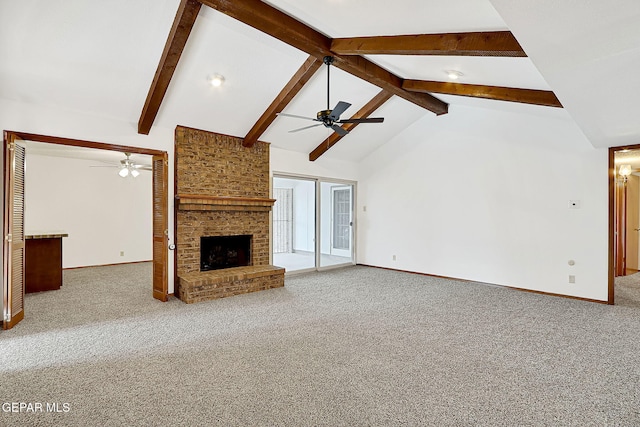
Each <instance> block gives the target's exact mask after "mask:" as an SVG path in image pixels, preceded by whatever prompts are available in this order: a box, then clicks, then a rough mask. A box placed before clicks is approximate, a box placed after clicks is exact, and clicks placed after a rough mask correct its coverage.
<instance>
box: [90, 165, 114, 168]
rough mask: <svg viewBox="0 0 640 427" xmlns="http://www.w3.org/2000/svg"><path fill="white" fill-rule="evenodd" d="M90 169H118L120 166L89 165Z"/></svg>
mask: <svg viewBox="0 0 640 427" xmlns="http://www.w3.org/2000/svg"><path fill="white" fill-rule="evenodd" d="M89 167H90V168H119V167H120V166H116V165H110V166H107V165H89Z"/></svg>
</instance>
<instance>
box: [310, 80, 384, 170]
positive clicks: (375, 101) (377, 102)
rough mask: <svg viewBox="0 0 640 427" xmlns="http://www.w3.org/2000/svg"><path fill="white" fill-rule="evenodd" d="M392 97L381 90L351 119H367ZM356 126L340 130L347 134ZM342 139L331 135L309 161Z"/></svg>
mask: <svg viewBox="0 0 640 427" xmlns="http://www.w3.org/2000/svg"><path fill="white" fill-rule="evenodd" d="M392 96H393V94H391V93H389V92H387V91H385V90H382V91H380V93H378V94H377V95H376V96H375V97H373V98H372V99H371V101H369V102H367V104H366V105H365V106H364V107H362V108H361V109H360V110H358V112H357V113H355V114H354V115H353V116H352V117H351V118H352V119H366V118H367V117H369V116H370V115H371V114H373V112H374V111H376V110H377V109H378V108H380V107H381V106H382V104H384V103H385V102H387V101H388V100H389V98H391V97H392ZM356 126H358V123H345V124H344V125H342V129H344V130H346V131H347V132H349V131H351V130H353V128H355V127H356ZM342 138H343V137H342V136H340V135H339V134H337V133H335V132H334V133H332V134H331V135H330V136H329V137H328V138H327V139H326V140H324V141H323V142H322V143H321V144H320V145H318V146H317V147H316V148H315V149H314V150H313V151H312V152H311V153H309V161H312V162H313V161H315V160H317V159H318V157H320V156H322V155H323V154H324V153H326V152H327V150H329V148H331V147H333V146H334V145H335V144H336V143H337V142H338V141H340V140H341V139H342Z"/></svg>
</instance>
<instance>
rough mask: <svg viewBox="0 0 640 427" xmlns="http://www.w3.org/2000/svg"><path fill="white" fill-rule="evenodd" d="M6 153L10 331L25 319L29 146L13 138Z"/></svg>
mask: <svg viewBox="0 0 640 427" xmlns="http://www.w3.org/2000/svg"><path fill="white" fill-rule="evenodd" d="M9 138H10V139H9V140H8V141H7V142H8V144H6V149H5V157H4V160H5V172H6V175H5V188H4V191H5V193H4V194H5V196H6V197H5V203H6V206H5V214H6V215H5V218H4V249H5V252H4V253H5V264H4V280H3V283H2V285H3V292H2V294H3V304H2V307H3V322H2V327H3V328H4V329H10V328H12V327H13V326H14V325H16V324H17V323H18V322H20V321H21V320H22V319H23V318H24V250H25V249H24V181H25V176H24V175H25V145H24V143H23V142H22V141H17V140H15V137H14V136H13V135H11V136H10V137H9Z"/></svg>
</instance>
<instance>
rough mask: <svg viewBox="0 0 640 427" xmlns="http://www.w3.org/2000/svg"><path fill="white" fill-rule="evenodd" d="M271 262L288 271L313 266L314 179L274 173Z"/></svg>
mask: <svg viewBox="0 0 640 427" xmlns="http://www.w3.org/2000/svg"><path fill="white" fill-rule="evenodd" d="M273 198H274V199H276V203H275V205H274V206H273V226H272V230H273V245H272V248H273V263H274V265H278V266H280V267H285V268H286V270H287V271H304V270H312V269H315V268H316V245H315V230H316V220H315V219H316V184H315V182H314V181H313V180H309V179H299V178H288V177H274V178H273Z"/></svg>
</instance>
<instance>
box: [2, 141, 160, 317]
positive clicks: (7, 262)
mask: <svg viewBox="0 0 640 427" xmlns="http://www.w3.org/2000/svg"><path fill="white" fill-rule="evenodd" d="M4 141H5V144H4V145H5V149H4V150H5V151H4V177H5V180H4V186H5V191H4V211H3V218H4V221H3V222H4V224H3V235H4V245H3V261H4V263H3V273H4V274H3V306H2V307H3V328H4V329H9V328H11V327H13V326H14V325H15V324H17V323H18V322H19V321H20V320H22V318H23V317H24V294H25V215H24V213H25V202H24V200H25V171H26V144H27V142H35V143H44V144H53V145H54V146H57V147H60V146H73V147H82V148H89V149H97V150H107V151H118V152H120V153H133V154H142V155H149V156H151V159H152V160H151V165H150V168H149V169H150V171H151V174H152V179H151V182H152V185H151V187H152V188H151V190H152V196H151V198H152V205H153V206H152V214H151V216H152V218H151V221H150V224H152V233H151V234H152V238H151V242H150V243H151V245H152V268H151V270H152V283H153V285H152V295H153V297H154V298H155V299H159V300H161V301H167V300H168V280H167V278H168V253H167V250H168V249H167V238H168V197H167V192H168V191H167V189H168V186H167V176H168V173H167V158H168V156H167V152H165V151H160V150H152V149H145V148H139V147H129V146H121V145H114V144H106V143H99V142H91V141H84V140H76V139H69V138H59V137H52V136H46V135H37V134H29V133H22V132H11V131H5V132H4ZM127 160H129V158H128V157H127ZM125 166H127V167H129V166H131V165H130V164H129V163H127V165H125ZM116 167H117V166H116ZM129 170H132V169H131V168H129ZM116 172H117V170H116ZM120 176H123V175H122V174H121V175H120ZM95 191H96V193H98V194H99V193H100V189H95Z"/></svg>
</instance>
